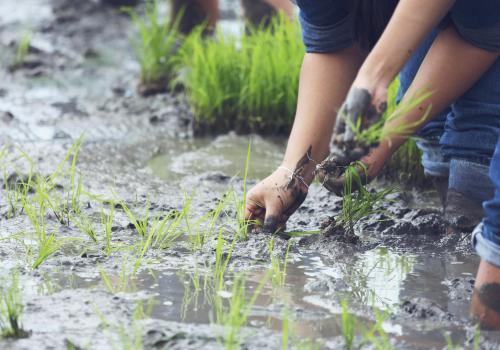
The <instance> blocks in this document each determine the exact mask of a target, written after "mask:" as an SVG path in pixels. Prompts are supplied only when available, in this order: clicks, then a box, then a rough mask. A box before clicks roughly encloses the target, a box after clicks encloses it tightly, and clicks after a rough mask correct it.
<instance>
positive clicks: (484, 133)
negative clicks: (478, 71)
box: [441, 59, 500, 164]
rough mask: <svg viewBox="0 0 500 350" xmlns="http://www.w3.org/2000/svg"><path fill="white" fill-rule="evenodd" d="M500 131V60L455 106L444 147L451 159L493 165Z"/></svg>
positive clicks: (446, 128)
mask: <svg viewBox="0 0 500 350" xmlns="http://www.w3.org/2000/svg"><path fill="white" fill-rule="evenodd" d="M498 130H500V59H498V60H497V61H496V62H495V64H493V66H492V67H491V68H490V69H489V70H488V71H487V72H486V73H485V74H484V75H483V76H482V77H481V79H480V80H479V81H478V82H477V83H476V84H475V85H474V86H473V87H472V88H471V89H469V90H468V91H467V92H466V93H465V94H464V95H463V96H462V97H460V98H459V99H458V100H457V101H455V103H453V105H452V113H450V114H449V115H448V118H447V120H446V125H445V132H444V135H443V137H442V139H441V143H442V144H443V146H444V147H445V153H447V155H448V156H449V157H456V158H466V159H470V160H472V161H476V162H479V163H483V164H489V161H490V160H491V157H492V156H493V152H494V150H495V147H496V144H497V140H498Z"/></svg>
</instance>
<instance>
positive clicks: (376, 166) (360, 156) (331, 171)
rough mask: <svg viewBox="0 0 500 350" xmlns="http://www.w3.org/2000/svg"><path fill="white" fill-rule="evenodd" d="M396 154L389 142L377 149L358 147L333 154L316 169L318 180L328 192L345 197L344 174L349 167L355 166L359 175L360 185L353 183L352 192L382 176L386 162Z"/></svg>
mask: <svg viewBox="0 0 500 350" xmlns="http://www.w3.org/2000/svg"><path fill="white" fill-rule="evenodd" d="M393 152H394V149H393V147H391V144H390V143H388V142H385V141H383V142H381V143H380V144H379V145H378V146H376V147H375V148H372V149H369V148H362V147H356V148H353V149H349V150H346V152H343V153H342V154H335V153H332V154H330V156H328V158H326V159H325V160H324V161H323V162H322V163H321V164H319V165H318V166H317V167H316V172H315V173H316V178H317V179H318V181H319V182H320V183H321V184H322V185H323V187H325V188H326V189H327V190H328V191H330V192H333V193H335V194H336V195H338V196H342V195H344V194H345V193H344V182H345V177H344V172H345V170H346V169H347V167H348V166H350V165H354V166H355V167H356V170H357V172H358V175H359V179H360V183H359V184H358V183H357V182H353V183H351V186H350V189H351V191H356V190H357V186H358V185H364V184H366V183H368V182H370V181H371V180H373V179H374V178H375V177H376V176H377V175H379V174H380V172H381V171H382V168H383V167H384V164H385V162H386V161H387V160H388V159H389V158H390V157H391V155H392V153H393Z"/></svg>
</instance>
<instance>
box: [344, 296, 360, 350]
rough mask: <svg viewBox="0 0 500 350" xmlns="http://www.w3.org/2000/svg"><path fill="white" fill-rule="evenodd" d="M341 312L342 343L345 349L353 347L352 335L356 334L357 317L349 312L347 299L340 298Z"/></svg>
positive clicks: (350, 349)
mask: <svg viewBox="0 0 500 350" xmlns="http://www.w3.org/2000/svg"><path fill="white" fill-rule="evenodd" d="M340 306H341V309H342V314H341V324H340V325H341V329H342V337H343V338H344V344H345V347H346V349H347V350H352V349H353V343H354V337H355V336H356V328H357V327H358V324H359V322H358V319H357V317H356V316H354V315H353V314H351V313H350V312H349V305H348V303H347V300H342V301H341V303H340Z"/></svg>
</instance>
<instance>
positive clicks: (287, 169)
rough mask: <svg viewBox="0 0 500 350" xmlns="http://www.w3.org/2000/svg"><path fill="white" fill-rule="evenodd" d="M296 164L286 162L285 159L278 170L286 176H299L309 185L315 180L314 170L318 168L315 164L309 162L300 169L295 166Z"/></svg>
mask: <svg viewBox="0 0 500 350" xmlns="http://www.w3.org/2000/svg"><path fill="white" fill-rule="evenodd" d="M295 165H296V164H293V162H285V161H283V162H282V163H281V164H280V165H279V167H278V168H277V169H276V172H277V173H279V174H284V175H285V176H286V177H291V176H292V177H297V178H299V179H300V180H301V181H302V180H303V181H304V183H305V184H306V185H307V186H309V185H310V184H311V183H312V182H313V180H314V170H315V169H316V166H315V164H313V163H310V164H307V165H306V166H304V167H302V168H301V169H300V170H298V169H297V168H296V167H295Z"/></svg>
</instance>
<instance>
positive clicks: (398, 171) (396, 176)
mask: <svg viewBox="0 0 500 350" xmlns="http://www.w3.org/2000/svg"><path fill="white" fill-rule="evenodd" d="M398 89H399V81H398V80H397V79H396V80H395V81H394V82H393V83H392V84H391V85H390V87H389V91H388V106H387V110H386V111H385V113H384V114H383V116H382V118H381V119H380V120H379V121H377V122H375V123H374V124H373V125H371V126H370V127H369V128H367V129H362V125H361V119H359V120H358V123H357V124H356V125H354V124H353V123H352V122H350V121H349V120H347V119H346V122H347V124H349V126H350V127H351V128H352V129H353V131H354V135H355V140H356V142H357V143H358V144H360V145H362V146H364V147H370V146H374V145H377V144H378V143H379V142H380V141H381V140H383V139H386V138H391V137H398V136H401V137H410V136H412V134H413V129H414V128H415V127H416V126H417V125H419V124H421V122H422V121H423V120H425V119H426V118H427V117H428V115H429V113H430V112H431V106H429V107H428V108H427V109H426V110H425V111H424V112H423V113H422V116H421V118H420V119H419V120H418V121H416V122H414V123H410V124H404V125H398V126H393V127H390V125H391V123H394V124H395V122H397V121H398V119H400V118H401V117H403V116H405V115H406V114H408V113H409V112H410V111H412V110H414V109H415V108H417V107H418V106H419V105H420V104H421V103H423V102H424V101H425V100H427V99H428V98H429V97H430V95H431V94H432V93H430V92H422V93H418V94H417V95H416V96H415V97H414V98H411V99H408V100H407V101H406V102H404V103H400V104H399V105H397V104H396V98H397V92H398ZM343 117H345V116H343ZM421 156H422V155H421V152H420V150H419V149H418V147H417V145H416V142H415V139H413V138H409V140H408V141H406V142H405V143H404V144H403V145H402V146H401V147H400V148H399V149H398V151H396V153H394V155H393V156H392V157H391V159H390V160H389V161H388V162H387V164H386V166H385V167H384V170H383V175H384V176H386V177H387V178H388V179H390V180H397V181H402V182H404V183H406V184H409V185H414V186H417V185H422V184H423V183H424V172H423V167H422V165H421Z"/></svg>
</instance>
